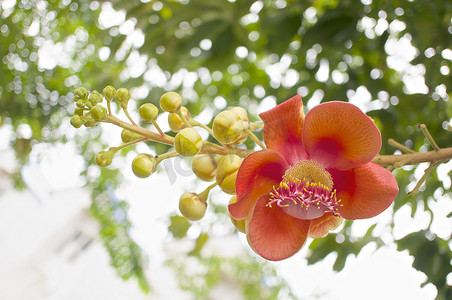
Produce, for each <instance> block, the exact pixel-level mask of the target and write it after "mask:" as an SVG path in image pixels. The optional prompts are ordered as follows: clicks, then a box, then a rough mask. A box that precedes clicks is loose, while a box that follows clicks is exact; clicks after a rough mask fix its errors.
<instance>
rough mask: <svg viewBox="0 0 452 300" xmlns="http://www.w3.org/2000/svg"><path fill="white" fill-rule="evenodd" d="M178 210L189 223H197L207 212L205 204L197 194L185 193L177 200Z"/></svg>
mask: <svg viewBox="0 0 452 300" xmlns="http://www.w3.org/2000/svg"><path fill="white" fill-rule="evenodd" d="M179 210H180V212H181V214H182V215H183V216H184V217H186V218H187V219H189V220H191V221H198V220H200V219H201V218H202V217H204V214H205V213H206V210H207V204H206V202H205V200H204V199H201V198H200V197H199V195H198V194H195V193H190V192H185V193H183V194H182V196H180V198H179Z"/></svg>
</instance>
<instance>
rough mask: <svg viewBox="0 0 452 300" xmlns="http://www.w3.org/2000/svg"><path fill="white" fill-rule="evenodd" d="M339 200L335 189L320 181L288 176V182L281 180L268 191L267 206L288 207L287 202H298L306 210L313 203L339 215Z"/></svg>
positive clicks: (319, 207) (295, 203)
mask: <svg viewBox="0 0 452 300" xmlns="http://www.w3.org/2000/svg"><path fill="white" fill-rule="evenodd" d="M340 202H341V200H340V199H337V195H336V190H333V191H330V189H329V188H328V187H327V186H325V185H323V184H321V183H312V182H306V180H305V179H303V180H302V181H301V180H299V179H296V178H290V181H289V182H288V183H286V182H281V183H280V184H279V186H278V187H276V188H275V187H273V191H272V192H270V199H269V202H268V203H267V206H268V207H272V204H276V205H278V206H279V207H288V206H289V204H291V203H293V204H294V205H297V204H300V205H301V207H305V208H306V210H307V209H308V208H309V207H310V206H311V205H314V206H315V207H317V208H318V209H321V208H323V209H324V210H325V212H331V213H333V214H334V215H335V216H339V213H338V211H337V210H338V208H339V207H340V206H342V204H340Z"/></svg>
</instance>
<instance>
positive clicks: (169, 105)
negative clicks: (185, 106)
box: [160, 92, 182, 112]
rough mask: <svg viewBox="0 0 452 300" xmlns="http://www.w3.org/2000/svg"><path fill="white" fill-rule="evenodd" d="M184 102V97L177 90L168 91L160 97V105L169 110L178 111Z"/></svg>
mask: <svg viewBox="0 0 452 300" xmlns="http://www.w3.org/2000/svg"><path fill="white" fill-rule="evenodd" d="M181 103H182V98H181V97H180V95H179V94H178V93H176V92H167V93H165V94H163V95H162V97H161V98H160V107H161V108H162V109H163V110H164V111H167V112H175V111H177V110H178V109H179V108H180V106H181Z"/></svg>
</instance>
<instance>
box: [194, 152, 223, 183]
mask: <svg viewBox="0 0 452 300" xmlns="http://www.w3.org/2000/svg"><path fill="white" fill-rule="evenodd" d="M217 166H218V162H217V159H216V158H215V157H213V156H212V155H210V154H198V155H195V156H194V157H193V161H192V164H191V167H192V169H193V173H195V175H196V176H197V177H198V178H199V179H201V180H204V181H212V180H213V179H214V178H215V175H216V174H217Z"/></svg>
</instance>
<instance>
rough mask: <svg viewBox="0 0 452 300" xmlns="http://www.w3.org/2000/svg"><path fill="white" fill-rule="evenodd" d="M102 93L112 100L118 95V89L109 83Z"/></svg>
mask: <svg viewBox="0 0 452 300" xmlns="http://www.w3.org/2000/svg"><path fill="white" fill-rule="evenodd" d="M102 93H103V94H104V96H105V99H107V100H108V101H111V100H113V98H114V97H115V96H116V89H115V88H114V87H112V86H111V85H109V86H106V87H105V88H104V89H103V91H102Z"/></svg>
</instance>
